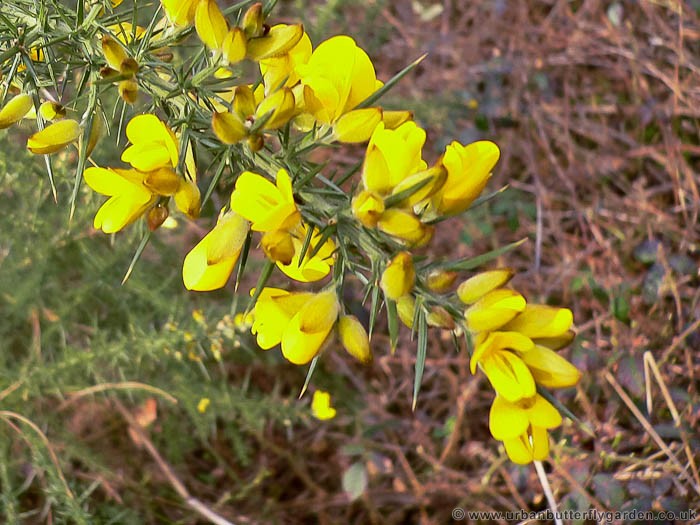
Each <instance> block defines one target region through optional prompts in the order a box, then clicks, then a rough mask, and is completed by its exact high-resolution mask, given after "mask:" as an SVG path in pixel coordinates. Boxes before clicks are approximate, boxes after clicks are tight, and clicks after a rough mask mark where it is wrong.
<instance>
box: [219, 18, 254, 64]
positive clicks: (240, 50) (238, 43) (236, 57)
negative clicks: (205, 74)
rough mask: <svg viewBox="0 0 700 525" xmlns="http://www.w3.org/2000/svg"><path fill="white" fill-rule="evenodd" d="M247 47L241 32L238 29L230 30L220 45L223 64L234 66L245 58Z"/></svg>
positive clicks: (243, 34)
mask: <svg viewBox="0 0 700 525" xmlns="http://www.w3.org/2000/svg"><path fill="white" fill-rule="evenodd" d="M247 46H248V42H247V41H246V37H245V33H243V30H242V29H241V28H240V27H234V28H233V29H230V30H229V32H228V33H226V36H225V37H224V42H223V44H222V45H221V51H222V53H223V57H224V60H225V62H226V63H227V64H236V63H238V62H240V61H241V60H243V59H244V58H245V56H246V51H247Z"/></svg>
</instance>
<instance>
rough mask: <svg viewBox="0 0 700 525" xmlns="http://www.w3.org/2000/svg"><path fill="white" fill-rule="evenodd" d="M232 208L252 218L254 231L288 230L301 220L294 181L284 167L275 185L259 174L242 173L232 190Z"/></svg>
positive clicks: (278, 174)
mask: <svg viewBox="0 0 700 525" xmlns="http://www.w3.org/2000/svg"><path fill="white" fill-rule="evenodd" d="M231 209H232V210H233V211H235V212H236V213H238V214H240V215H241V216H243V217H245V218H246V219H247V220H249V221H250V222H251V223H252V225H251V229H252V230H253V231H261V232H269V231H274V230H282V229H287V230H289V229H291V228H293V227H294V226H296V225H297V224H298V223H299V221H300V220H301V215H300V213H299V210H297V206H296V204H295V203H294V195H293V194H292V181H291V179H290V178H289V174H288V173H287V171H286V170H283V169H281V170H279V171H278V172H277V181H276V184H272V182H270V181H269V180H267V179H266V178H265V177H263V176H261V175H258V174H257V173H252V172H250V171H245V172H243V173H241V175H240V176H239V177H238V179H237V180H236V187H235V189H234V190H233V193H231Z"/></svg>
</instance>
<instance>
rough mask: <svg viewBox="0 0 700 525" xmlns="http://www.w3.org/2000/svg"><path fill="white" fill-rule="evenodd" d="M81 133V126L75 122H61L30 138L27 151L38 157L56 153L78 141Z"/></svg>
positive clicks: (67, 120) (68, 120)
mask: <svg viewBox="0 0 700 525" xmlns="http://www.w3.org/2000/svg"><path fill="white" fill-rule="evenodd" d="M81 133H82V130H81V128H80V124H78V123H77V122H76V121H75V120H71V119H65V120H59V121H58V122H54V123H53V124H51V125H49V126H47V127H45V128H44V129H43V130H41V131H39V132H37V133H34V135H32V136H31V137H29V139H28V140H27V149H28V150H29V151H31V152H32V153H34V154H36V155H48V154H50V153H56V152H57V151H60V150H62V149H63V148H65V147H66V146H67V145H68V144H70V143H72V142H75V141H76V140H78V139H79V138H80V135H81Z"/></svg>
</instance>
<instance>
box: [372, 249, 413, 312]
mask: <svg viewBox="0 0 700 525" xmlns="http://www.w3.org/2000/svg"><path fill="white" fill-rule="evenodd" d="M415 282H416V271H415V269H414V267H413V258H412V257H411V254H410V253H408V252H399V253H398V254H396V256H395V257H394V258H393V259H392V260H391V261H390V262H389V264H388V265H387V266H386V268H385V269H384V272H383V273H382V279H381V282H380V286H381V287H382V290H384V293H385V294H386V296H387V297H388V298H389V299H392V300H394V301H396V300H398V299H399V298H400V297H403V296H404V295H406V294H407V293H409V292H410V291H411V290H413V285H414V284H415Z"/></svg>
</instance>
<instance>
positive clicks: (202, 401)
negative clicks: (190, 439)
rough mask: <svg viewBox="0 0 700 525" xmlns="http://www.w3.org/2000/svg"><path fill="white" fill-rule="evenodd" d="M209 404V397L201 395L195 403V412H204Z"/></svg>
mask: <svg viewBox="0 0 700 525" xmlns="http://www.w3.org/2000/svg"><path fill="white" fill-rule="evenodd" d="M210 404H211V399H209V398H208V397H203V398H202V399H200V400H199V403H197V412H199V413H200V414H204V413H205V412H206V411H207V408H209V405H210Z"/></svg>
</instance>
